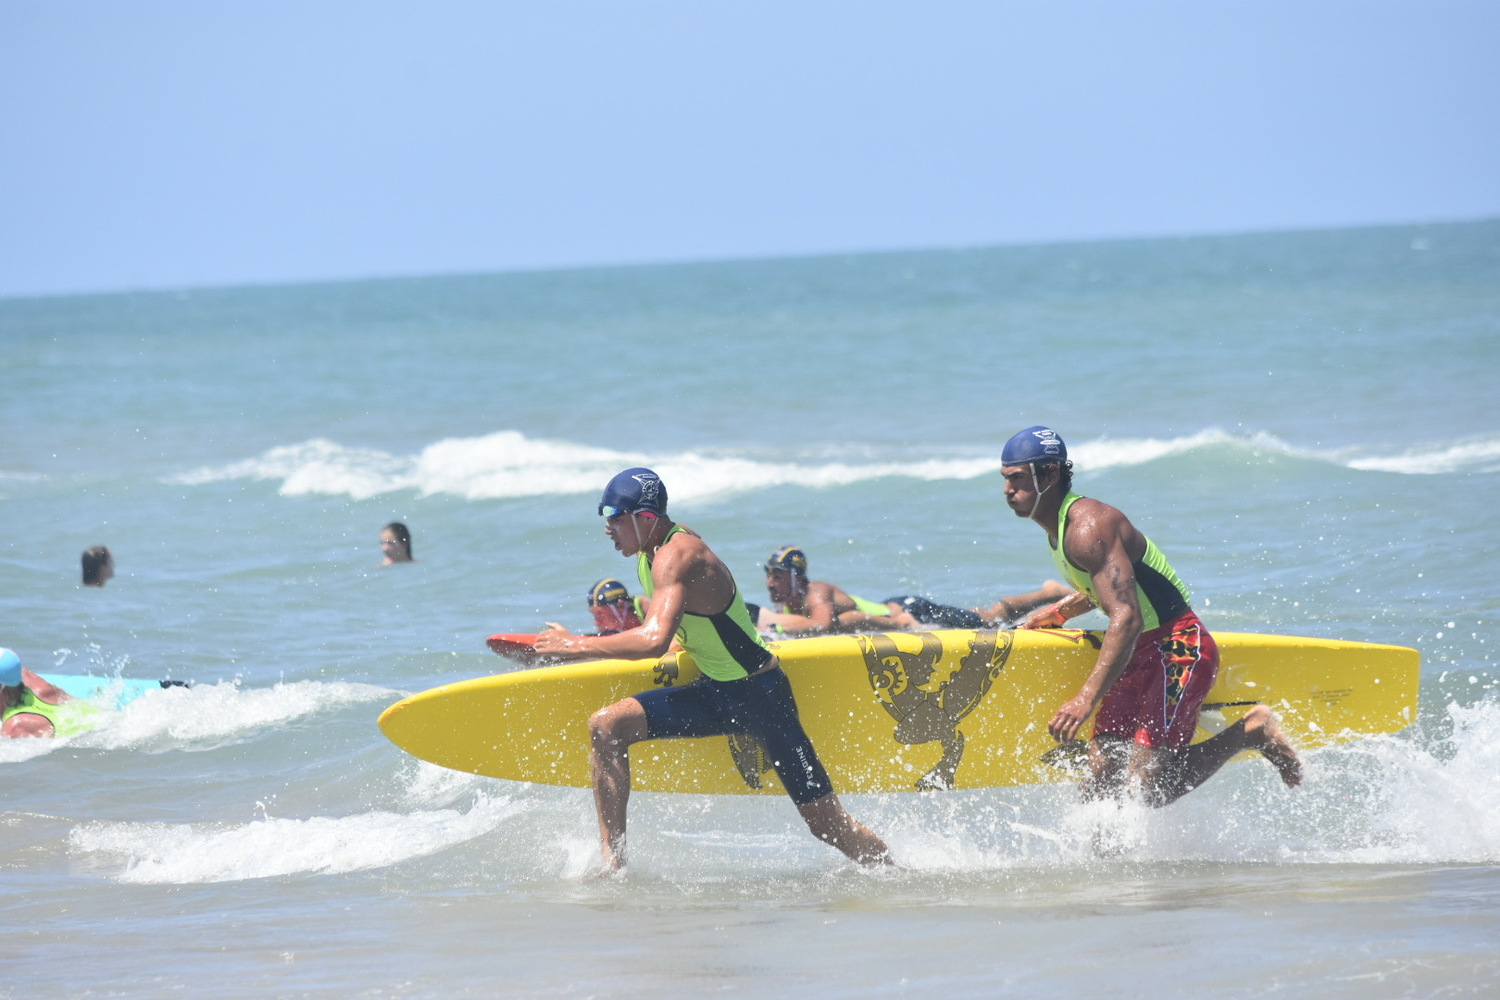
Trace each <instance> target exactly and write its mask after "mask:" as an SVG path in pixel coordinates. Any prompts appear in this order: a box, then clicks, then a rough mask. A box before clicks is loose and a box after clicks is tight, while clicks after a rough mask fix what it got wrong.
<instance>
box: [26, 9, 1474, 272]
mask: <svg viewBox="0 0 1500 1000" xmlns="http://www.w3.org/2000/svg"><path fill="white" fill-rule="evenodd" d="M1497 52H1500V3H1496V2H1493V0H1487V2H1448V0H1423V2H1408V0H1342V2H1330V0H1258V2H1240V0H1214V2H1206V0H1183V2H1161V0H1132V2H1120V0H1048V2H1041V0H1038V2H1035V3H1013V2H1007V0H993V2H988V3H977V2H964V0H951V2H926V3H917V2H892V0H865V2H854V0H826V2H817V0H804V2H800V3H793V2H781V0H766V2H759V3H749V2H730V0H724V2H715V0H693V2H687V0H683V2H676V0H636V2H614V3H606V2H602V0H535V2H526V3H520V2H510V0H494V2H478V0H423V2H422V3H411V2H399V3H398V2H387V0H359V2H348V0H299V2H283V0H265V2H257V3H251V2H219V0H133V2H129V3H121V2H117V0H0V191H3V193H4V194H3V199H0V297H13V296H27V295H53V294H70V293H75V292H92V291H114V290H127V289H144V288H175V287H194V286H203V285H234V284H248V283H267V282H299V281H318V280H324V279H344V278H365V277H385V276H397V275H421V274H441V273H468V272H483V271H501V270H534V269H549V268H559V267H574V266H592V265H611V264H630V263H644V262H658V261H684V260H704V259H725V258H744V257H766V256H783V255H801V254H820V253H841V252H850V251H856V252H857V251H871V250H875V251H878V250H896V249H922V248H930V247H962V246H991V245H1002V244H1018V243H1035V242H1054V241H1067V240H1087V239H1101V238H1116V237H1135V236H1158V235H1190V234H1199V233H1222V232H1245V231H1256V230H1272V229H1303V228H1321V227H1328V226H1347V225H1368V224H1381V223H1396V222H1425V221H1444V220H1466V219H1479V218H1495V217H1500V57H1497V55H1496V53H1497Z"/></svg>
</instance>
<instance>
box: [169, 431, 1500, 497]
mask: <svg viewBox="0 0 1500 1000" xmlns="http://www.w3.org/2000/svg"><path fill="white" fill-rule="evenodd" d="M1205 449H1213V450H1219V451H1226V450H1227V451H1232V452H1236V453H1243V454H1245V455H1248V456H1252V457H1253V456H1256V455H1279V456H1292V457H1297V458H1303V459H1308V460H1311V461H1325V462H1331V463H1334V464H1338V465H1343V466H1346V467H1348V468H1352V469H1359V470H1371V471H1399V472H1434V473H1437V472H1455V471H1464V470H1471V471H1493V470H1494V469H1496V468H1500V438H1496V439H1480V440H1475V441H1470V442H1466V443H1462V444H1456V445H1453V446H1451V447H1450V448H1447V449H1445V450H1443V451H1441V452H1438V453H1436V454H1435V455H1429V454H1425V453H1424V454H1423V455H1422V456H1421V461H1417V460H1416V453H1415V452H1411V453H1382V454H1380V455H1371V454H1368V453H1367V450H1365V449H1359V450H1353V449H1344V450H1329V449H1311V448H1299V447H1295V446H1293V445H1290V444H1288V443H1287V442H1285V441H1283V440H1281V439H1279V438H1277V437H1275V436H1273V435H1270V434H1264V433H1251V434H1232V433H1230V432H1228V431H1224V430H1220V429H1214V428H1211V429H1208V430H1204V431H1200V432H1198V433H1196V434H1188V435H1183V436H1180V437H1171V438H1102V439H1098V440H1092V441H1087V440H1086V441H1080V442H1077V443H1075V444H1073V445H1071V446H1070V454H1071V457H1072V458H1073V460H1074V461H1075V462H1076V463H1077V465H1078V467H1079V468H1081V469H1085V470H1099V469H1107V468H1121V467H1129V466H1137V465H1144V464H1147V463H1150V462H1155V461H1159V460H1161V459H1164V458H1170V457H1172V456H1176V455H1182V454H1186V453H1189V452H1193V451H1199V450H1205ZM633 465H646V466H650V467H651V468H654V469H656V470H657V471H658V472H660V473H661V474H662V477H663V478H664V479H666V480H667V481H668V482H669V483H670V484H671V485H672V496H673V498H674V500H677V501H688V502H692V501H695V500H703V499H707V498H719V497H725V496H732V495H737V494H742V493H746V492H750V491H754V490H760V489H768V488H772V487H777V486H802V487H809V488H824V487H837V486H848V485H850V484H853V483H859V482H866V481H869V480H874V479H881V478H885V477H892V476H900V477H906V478H911V479H920V480H927V481H939V480H949V479H973V478H975V477H976V476H982V475H986V474H989V473H993V472H995V471H997V470H998V469H999V468H1000V459H999V454H998V448H996V449H993V450H986V451H984V452H982V453H979V452H976V453H974V454H970V455H956V456H941V457H939V456H934V457H928V458H921V459H917V460H912V459H911V458H909V457H907V456H894V455H893V456H890V457H886V458H883V457H880V456H878V455H877V456H875V457H873V458H870V459H868V460H862V461H852V460H848V459H844V458H833V459H831V460H826V461H817V460H808V459H806V458H799V457H789V458H788V459H787V460H784V461H782V460H774V459H760V458H746V457H744V456H742V455H736V454H732V453H715V452H713V451H710V450H699V451H685V452H665V453H660V454H650V453H644V452H628V451H615V450H611V449H608V448H597V447H593V446H589V445H583V444H577V443H573V442H569V441H556V440H548V439H540V438H530V437H527V436H526V435H525V434H523V433H521V432H519V431H514V430H507V431H500V432H497V433H494V434H486V435H483V436H481V437H470V438H446V439H444V440H441V441H437V442H434V443H433V444H430V445H428V446H427V447H425V448H423V449H422V451H421V452H419V453H417V454H415V455H396V454H392V453H390V452H385V451H380V450H377V449H371V448H354V447H348V446H345V445H341V444H338V443H336V442H333V441H329V440H326V439H322V438H317V439H314V440H310V441H304V442H302V443H300V444H293V445H284V446H280V447H277V448H272V449H270V450H269V451H267V452H265V453H264V454H262V455H260V456H259V457H257V458H252V459H246V460H244V461H238V462H232V463H229V464H226V465H222V466H210V467H205V468H201V469H197V470H194V471H192V472H190V473H187V474H184V475H182V476H180V477H178V478H177V480H176V481H177V482H180V483H183V484H186V485H202V484H207V483H215V482H224V481H230V480H258V481H271V482H276V481H279V482H280V486H279V491H280V492H281V493H282V494H283V495H286V496H302V495H326V496H343V495H347V496H349V497H352V498H354V499H356V500H365V499H369V498H371V497H375V496H379V495H381V494H384V493H392V492H397V491H401V490H414V491H416V492H418V493H419V494H421V495H424V496H430V495H436V494H445V495H450V496H458V497H463V498H465V499H468V500H481V499H503V498H522V497H541V496H556V495H572V494H579V493H592V492H594V491H596V490H597V489H598V488H599V485H600V483H602V482H604V481H606V480H607V479H608V478H609V477H610V476H612V475H614V474H615V473H616V472H618V471H619V470H620V469H622V468H626V467H629V466H633Z"/></svg>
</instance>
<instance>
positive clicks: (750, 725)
mask: <svg viewBox="0 0 1500 1000" xmlns="http://www.w3.org/2000/svg"><path fill="white" fill-rule="evenodd" d="M599 514H600V516H602V517H603V518H604V519H605V521H604V531H605V534H607V535H608V536H609V539H610V541H611V542H612V543H614V546H615V549H616V550H617V551H618V552H619V553H620V554H621V555H623V556H625V557H626V558H632V557H633V558H635V560H636V571H637V575H638V576H639V578H640V581H641V587H642V589H643V591H644V592H645V595H646V597H647V599H648V602H649V603H648V604H647V612H646V620H645V622H644V623H643V624H641V625H640V626H639V627H637V628H632V629H627V630H625V631H623V632H618V633H616V634H614V635H602V636H582V635H573V634H571V633H569V632H568V631H567V630H566V629H563V628H560V627H559V628H549V629H548V630H547V631H545V632H542V633H540V634H538V636H537V640H536V646H537V650H538V651H539V652H541V653H545V654H546V655H548V656H557V657H559V658H562V659H572V660H582V659H599V658H610V657H618V658H626V659H645V658H650V657H658V656H662V655H663V654H665V653H666V652H667V650H668V648H669V647H670V646H671V644H672V640H673V638H674V637H676V638H677V639H678V640H679V641H680V642H681V643H682V645H683V647H684V648H685V649H687V651H688V652H689V653H691V654H692V656H693V659H694V661H695V662H696V663H697V664H698V668H699V669H700V670H701V671H702V674H703V676H702V677H700V678H698V679H697V680H694V681H692V682H691V683H689V684H686V685H683V686H680V687H662V688H656V689H654V690H651V691H646V692H643V693H641V694H637V695H634V696H632V697H629V698H623V699H621V700H620V701H617V702H615V703H614V704H613V705H608V706H606V707H604V708H601V709H600V710H599V711H597V712H595V713H594V714H593V715H592V716H591V717H590V718H589V734H590V738H591V741H592V752H591V756H590V768H591V775H592V781H593V787H594V806H595V810H596V812H597V813H598V818H599V848H600V856H601V861H602V864H603V868H604V871H605V872H606V873H609V872H613V871H616V870H618V869H620V868H622V867H623V866H624V865H625V829H626V807H627V804H628V801H629V798H630V757H629V750H630V747H631V746H633V745H634V744H636V743H639V742H641V741H642V740H653V739H677V738H691V737H703V736H720V735H728V734H731V733H746V734H749V735H751V736H754V737H755V738H756V739H757V740H759V741H760V743H761V746H762V747H764V749H765V751H766V755H767V757H768V759H770V760H771V762H772V764H773V766H774V767H775V768H776V773H777V775H778V777H780V779H781V783H782V786H783V787H784V788H785V789H786V791H787V794H788V795H789V796H790V797H791V799H792V802H793V803H794V804H795V805H796V807H797V811H798V812H799V813H800V814H801V815H802V819H803V821H804V822H805V823H806V824H807V827H808V829H809V830H810V831H811V832H812V833H813V835H814V836H816V837H817V838H818V839H820V840H823V841H825V842H827V843H829V844H831V845H833V846H834V847H837V848H838V849H839V850H840V851H843V852H844V854H845V855H847V856H848V857H849V858H851V859H853V860H854V861H857V862H859V863H861V864H889V863H890V852H889V850H888V849H887V847H886V845H885V842H884V841H883V840H881V839H880V837H878V836H877V835H876V834H874V833H873V832H871V831H870V830H869V829H868V828H867V827H865V826H863V825H861V824H860V823H859V822H857V821H856V820H855V819H854V818H853V817H852V816H850V815H849V814H848V813H847V812H846V811H845V810H844V807H843V806H842V805H841V804H840V803H839V800H838V796H837V795H836V794H835V793H834V791H833V786H832V784H831V783H830V782H829V780H828V774H827V772H826V771H825V770H824V768H823V765H822V763H821V762H819V760H818V755H817V753H816V751H814V749H813V746H812V742H811V741H810V740H809V739H808V738H807V734H806V732H805V731H804V730H803V728H802V723H801V721H800V720H799V719H798V716H797V705H796V702H795V701H794V700H793V697H792V689H791V685H790V683H788V681H787V678H786V675H785V674H784V673H783V672H782V670H781V665H780V663H779V662H778V661H777V659H776V656H775V654H773V653H772V652H771V650H770V649H769V648H768V647H767V646H766V644H765V643H764V642H763V641H762V640H761V638H760V636H759V634H758V633H757V632H756V630H755V625H754V623H753V622H751V620H750V617H749V613H748V612H747V610H746V608H745V602H744V600H743V598H742V597H741V595H740V591H739V588H738V587H737V586H736V585H735V582H734V577H733V575H732V574H731V573H730V572H729V568H728V567H727V566H725V565H724V563H723V561H722V560H720V559H719V557H718V556H716V555H714V553H713V551H712V550H711V549H709V547H708V545H707V544H706V543H705V542H704V541H703V539H702V538H701V537H699V536H698V535H697V534H696V533H695V532H693V531H692V530H691V529H689V528H686V527H684V526H683V525H679V524H676V523H674V522H673V521H672V519H671V518H670V517H668V516H667V490H666V486H665V485H664V484H663V483H662V481H661V479H660V478H659V477H658V476H657V475H656V473H654V472H652V471H651V470H650V469H643V468H635V469H626V470H625V471H624V472H621V473H620V474H619V475H617V476H615V477H614V478H613V479H611V480H610V481H609V485H607V486H606V487H605V488H604V495H603V497H602V498H601V500H600V503H599ZM726 763H727V762H726Z"/></svg>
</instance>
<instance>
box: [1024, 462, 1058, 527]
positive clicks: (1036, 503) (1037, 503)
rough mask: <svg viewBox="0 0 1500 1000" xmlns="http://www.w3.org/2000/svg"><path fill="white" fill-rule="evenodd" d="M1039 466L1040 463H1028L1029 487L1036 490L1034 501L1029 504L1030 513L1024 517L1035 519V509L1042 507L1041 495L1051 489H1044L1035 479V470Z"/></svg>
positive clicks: (1038, 480)
mask: <svg viewBox="0 0 1500 1000" xmlns="http://www.w3.org/2000/svg"><path fill="white" fill-rule="evenodd" d="M1041 464H1042V463H1040V462H1032V463H1030V465H1031V485H1032V486H1033V487H1035V488H1036V499H1035V500H1033V501H1032V502H1031V512H1030V513H1029V514H1027V515H1026V516H1027V517H1036V509H1037V508H1038V507H1040V506H1041V505H1042V494H1043V493H1046V492H1047V490H1050V489H1051V488H1052V487H1050V486H1048V487H1046V488H1045V489H1044V488H1043V487H1042V484H1041V480H1040V479H1038V478H1037V474H1036V470H1037V468H1038V467H1039V466H1040V465H1041Z"/></svg>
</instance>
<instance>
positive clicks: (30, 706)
mask: <svg viewBox="0 0 1500 1000" xmlns="http://www.w3.org/2000/svg"><path fill="white" fill-rule="evenodd" d="M100 712H101V709H100V708H99V707H98V706H97V705H90V704H89V703H88V702H86V701H70V702H68V703H66V704H64V705H54V704H52V703H51V702H46V701H42V699H40V698H38V697H37V696H36V692H34V691H32V690H31V688H29V687H23V688H22V689H21V703H20V704H19V705H13V706H11V707H10V708H7V709H6V710H5V719H9V718H10V717H11V716H12V715H21V714H26V715H40V716H41V717H42V718H44V719H46V720H47V721H48V722H50V723H52V733H53V735H55V736H77V735H78V734H79V733H86V732H88V731H89V730H90V729H93V728H94V727H95V726H97V725H99V722H100V720H99V719H98V718H96V716H98V715H99V714H100ZM0 721H3V720H0Z"/></svg>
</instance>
